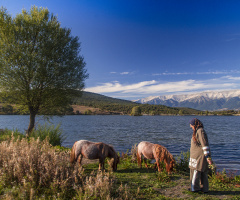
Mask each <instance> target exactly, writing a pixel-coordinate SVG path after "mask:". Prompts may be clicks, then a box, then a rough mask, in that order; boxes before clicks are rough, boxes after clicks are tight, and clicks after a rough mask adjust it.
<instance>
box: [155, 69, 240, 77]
mask: <svg viewBox="0 0 240 200" xmlns="http://www.w3.org/2000/svg"><path fill="white" fill-rule="evenodd" d="M239 73H240V71H238V70H229V71H226V70H224V71H208V72H175V73H170V72H163V73H155V74H152V75H153V76H170V75H172V76H177V75H212V74H214V75H220V74H239Z"/></svg>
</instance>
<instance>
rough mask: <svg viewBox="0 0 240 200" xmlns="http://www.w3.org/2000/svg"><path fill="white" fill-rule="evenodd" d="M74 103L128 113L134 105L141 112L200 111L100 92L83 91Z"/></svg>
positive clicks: (183, 112) (174, 113)
mask: <svg viewBox="0 0 240 200" xmlns="http://www.w3.org/2000/svg"><path fill="white" fill-rule="evenodd" d="M73 103H74V104H75V105H81V106H89V107H94V108H99V109H100V110H102V111H111V112H119V113H121V114H130V113H131V111H132V108H133V107H134V106H140V107H141V110H142V113H143V114H151V115H160V114H170V115H176V114H179V113H180V114H199V113H200V112H199V111H198V110H195V109H191V108H171V107H168V106H164V105H149V104H139V103H136V102H132V101H127V100H122V99H116V98H112V97H107V96H104V95H101V94H96V93H91V92H83V94H82V97H81V98H77V99H74V101H73Z"/></svg>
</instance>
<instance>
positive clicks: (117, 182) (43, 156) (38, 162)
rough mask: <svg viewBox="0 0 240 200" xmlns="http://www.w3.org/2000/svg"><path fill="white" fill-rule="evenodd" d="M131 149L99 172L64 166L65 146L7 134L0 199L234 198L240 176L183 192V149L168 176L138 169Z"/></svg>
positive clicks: (223, 176)
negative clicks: (205, 189)
mask: <svg viewBox="0 0 240 200" xmlns="http://www.w3.org/2000/svg"><path fill="white" fill-rule="evenodd" d="M9 134H10V133H8V134H6V135H8V136H10V135H9ZM135 152H136V146H135V147H133V148H132V150H131V151H130V153H129V151H127V152H126V153H124V154H122V155H121V160H120V164H119V165H118V170H117V171H116V172H112V170H111V168H110V166H109V163H110V160H109V159H106V160H105V168H106V170H105V171H103V172H99V171H98V161H97V162H91V163H90V164H89V163H88V162H87V163H85V164H83V166H82V167H79V165H78V164H77V163H76V164H70V163H69V153H70V149H68V148H63V147H58V146H57V147H52V145H51V144H50V143H49V140H43V141H41V140H40V139H34V138H31V139H29V138H24V137H23V138H21V139H20V138H17V139H16V138H15V137H11V139H8V140H6V141H2V142H0V199H24V200H25V199H118V200H120V199H240V176H235V175H234V174H233V173H226V172H225V171H223V172H221V173H217V174H214V175H212V176H211V177H209V183H210V192H209V193H208V194H202V193H191V192H188V190H187V189H188V187H189V186H190V183H189V173H187V172H188V171H189V169H188V167H187V168H186V166H187V163H188V159H187V157H188V152H185V153H184V152H183V153H181V155H179V156H178V157H176V161H177V165H176V167H175V169H174V172H173V173H172V174H168V173H167V172H166V171H165V168H164V166H163V171H162V172H158V171H157V170H156V169H154V165H153V164H151V163H149V166H150V167H149V169H146V168H145V166H143V168H141V169H140V168H139V167H138V165H137V161H136V156H135Z"/></svg>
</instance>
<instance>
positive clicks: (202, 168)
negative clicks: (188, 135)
mask: <svg viewBox="0 0 240 200" xmlns="http://www.w3.org/2000/svg"><path fill="white" fill-rule="evenodd" d="M189 123H190V127H191V128H192V129H193V135H192V139H191V148H190V161H189V168H190V181H191V188H190V191H192V192H198V191H202V192H208V187H209V186H208V164H210V165H211V164H212V160H211V152H210V148H209V143H208V138H207V134H206V132H205V131H204V127H203V124H202V122H201V121H200V120H198V119H197V118H194V119H192V120H191V121H190V122H189ZM200 182H201V184H202V185H203V188H202V189H201V188H200Z"/></svg>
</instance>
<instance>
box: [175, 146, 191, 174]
mask: <svg viewBox="0 0 240 200" xmlns="http://www.w3.org/2000/svg"><path fill="white" fill-rule="evenodd" d="M189 158H190V151H187V152H181V154H180V155H178V156H176V170H177V171H178V172H179V173H183V174H189V167H188V165H189Z"/></svg>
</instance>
